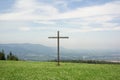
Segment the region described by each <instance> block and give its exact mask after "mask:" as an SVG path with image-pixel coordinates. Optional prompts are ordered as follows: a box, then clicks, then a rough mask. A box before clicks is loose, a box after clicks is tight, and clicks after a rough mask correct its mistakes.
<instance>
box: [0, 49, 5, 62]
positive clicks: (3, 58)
mask: <svg viewBox="0 0 120 80" xmlns="http://www.w3.org/2000/svg"><path fill="white" fill-rule="evenodd" d="M0 60H5V54H4V50H2V52H0Z"/></svg>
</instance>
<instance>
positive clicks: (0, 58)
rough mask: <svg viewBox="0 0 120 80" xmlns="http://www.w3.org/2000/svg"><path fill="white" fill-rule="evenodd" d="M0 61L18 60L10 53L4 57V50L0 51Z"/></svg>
mask: <svg viewBox="0 0 120 80" xmlns="http://www.w3.org/2000/svg"><path fill="white" fill-rule="evenodd" d="M0 60H15V61H18V60H19V59H18V57H17V56H15V55H14V54H13V53H12V52H11V51H10V53H9V54H8V55H7V56H5V52H4V50H2V51H0Z"/></svg>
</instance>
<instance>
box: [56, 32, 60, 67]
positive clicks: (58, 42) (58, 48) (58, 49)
mask: <svg viewBox="0 0 120 80" xmlns="http://www.w3.org/2000/svg"><path fill="white" fill-rule="evenodd" d="M57 36H58V38H57V40H58V41H57V44H58V45H57V51H58V52H57V53H58V66H59V65H60V47H59V46H60V40H59V31H57Z"/></svg>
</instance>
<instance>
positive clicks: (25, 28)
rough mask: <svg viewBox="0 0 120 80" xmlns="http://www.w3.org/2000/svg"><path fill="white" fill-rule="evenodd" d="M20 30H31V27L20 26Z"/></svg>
mask: <svg viewBox="0 0 120 80" xmlns="http://www.w3.org/2000/svg"><path fill="white" fill-rule="evenodd" d="M19 30H20V31H30V30H31V28H30V27H19Z"/></svg>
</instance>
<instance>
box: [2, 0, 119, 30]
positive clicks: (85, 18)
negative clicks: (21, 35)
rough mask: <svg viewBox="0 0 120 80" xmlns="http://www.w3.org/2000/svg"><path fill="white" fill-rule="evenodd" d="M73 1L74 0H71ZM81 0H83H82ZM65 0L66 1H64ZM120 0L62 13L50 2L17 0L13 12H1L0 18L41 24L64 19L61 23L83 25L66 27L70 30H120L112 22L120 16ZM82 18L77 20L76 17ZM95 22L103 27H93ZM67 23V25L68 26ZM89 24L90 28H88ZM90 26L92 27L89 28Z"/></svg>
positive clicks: (53, 23) (53, 22) (23, 28)
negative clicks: (72, 27)
mask: <svg viewBox="0 0 120 80" xmlns="http://www.w3.org/2000/svg"><path fill="white" fill-rule="evenodd" d="M62 1H63V0H62ZM71 1H73V0H71ZM80 1H81V0H80ZM63 2H64V1H63ZM119 9H120V1H114V2H110V3H107V4H104V5H98V6H97V5H96V6H89V7H83V8H77V9H74V10H71V11H68V12H64V13H60V12H59V9H57V8H56V7H54V6H53V5H50V4H45V3H40V2H37V0H16V3H15V5H13V7H12V9H11V12H8V13H1V14H0V20H3V21H5V20H7V21H11V20H13V21H14V20H15V21H20V20H21V21H24V20H27V21H29V20H30V21H33V22H35V23H39V24H41V23H42V24H52V25H55V24H57V23H56V20H62V22H64V23H61V24H63V25H64V24H67V25H75V26H78V27H79V26H82V29H81V28H80V30H79V29H77V28H75V27H74V29H71V28H70V27H68V28H64V29H67V30H70V31H72V32H73V31H77V32H89V31H104V30H119V27H118V24H117V23H110V22H109V21H112V20H114V19H116V17H120V10H119ZM75 18H77V19H80V20H78V21H76V19H75ZM66 19H69V20H70V21H67V20H66ZM93 23H97V24H101V27H99V28H94V27H92V24H93ZM67 25H66V26H67ZM86 26H88V28H86ZM89 27H90V28H89ZM20 30H22V31H29V30H30V28H28V27H22V28H20Z"/></svg>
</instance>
